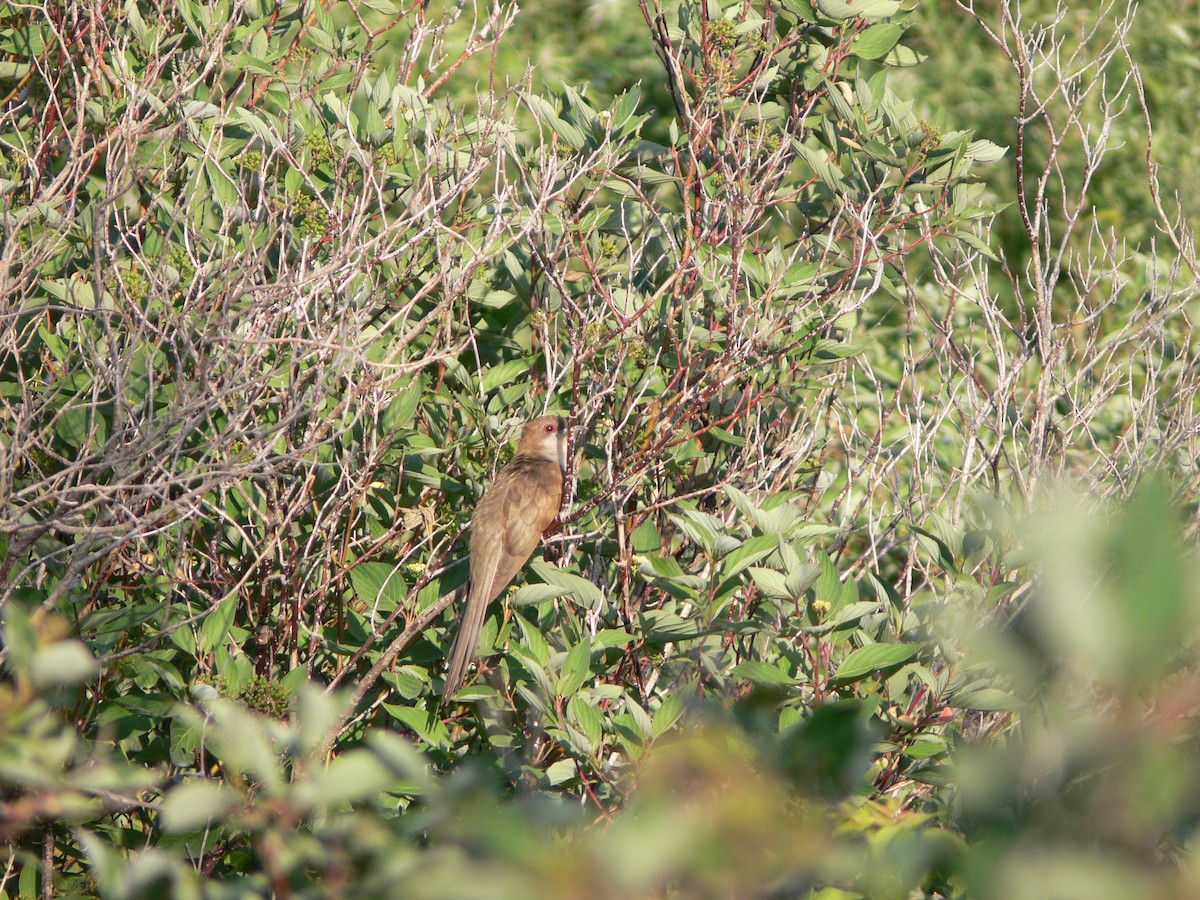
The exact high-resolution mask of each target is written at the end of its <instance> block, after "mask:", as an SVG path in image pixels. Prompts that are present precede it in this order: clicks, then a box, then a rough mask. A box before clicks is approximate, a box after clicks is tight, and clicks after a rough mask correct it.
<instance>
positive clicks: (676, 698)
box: [650, 690, 686, 739]
mask: <svg viewBox="0 0 1200 900" xmlns="http://www.w3.org/2000/svg"><path fill="white" fill-rule="evenodd" d="M685 709H686V698H685V696H684V695H683V693H682V692H681V691H678V690H674V691H672V692H671V693H669V694H667V696H666V697H664V698H663V702H662V704H661V705H660V706H659V707H658V709H656V710H655V711H654V720H653V723H652V725H651V728H650V737H651V738H652V739H653V738H658V737H661V736H662V735H663V734H666V732H667V731H669V730H670V728H671V727H672V726H673V725H674V724H675V723H676V722H678V721H679V719H680V717H681V716H682V715H683V713H684V710H685Z"/></svg>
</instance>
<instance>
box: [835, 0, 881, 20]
mask: <svg viewBox="0 0 1200 900" xmlns="http://www.w3.org/2000/svg"><path fill="white" fill-rule="evenodd" d="M816 6H817V9H819V10H820V11H821V13H822V14H823V15H826V16H829V18H831V19H838V20H841V19H855V18H858V19H882V18H885V17H887V16H894V15H895V14H896V13H897V12H899V11H900V0H816Z"/></svg>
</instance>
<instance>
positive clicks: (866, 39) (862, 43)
mask: <svg viewBox="0 0 1200 900" xmlns="http://www.w3.org/2000/svg"><path fill="white" fill-rule="evenodd" d="M902 34H904V28H903V27H901V26H900V25H896V24H894V23H892V22H880V23H878V24H876V25H872V26H871V27H869V28H867V29H866V30H864V31H863V32H861V33H860V34H859V35H858V36H857V37H856V38H855V39H854V40H853V42H852V43H851V44H850V49H851V52H853V53H854V55H855V56H859V57H862V58H863V59H879V58H880V57H882V56H884V55H886V54H887V52H888V51H889V50H891V49H892V48H893V47H895V46H896V42H897V41H899V40H900V36H901V35H902Z"/></svg>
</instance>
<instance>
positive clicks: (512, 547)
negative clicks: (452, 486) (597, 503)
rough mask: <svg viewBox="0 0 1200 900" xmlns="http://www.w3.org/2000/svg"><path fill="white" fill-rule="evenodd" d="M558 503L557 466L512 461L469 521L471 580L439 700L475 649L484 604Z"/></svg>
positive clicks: (458, 679)
mask: <svg viewBox="0 0 1200 900" xmlns="http://www.w3.org/2000/svg"><path fill="white" fill-rule="evenodd" d="M561 502H562V470H561V469H560V468H559V467H558V464H557V463H554V462H551V461H549V460H544V459H534V458H531V457H524V456H517V457H516V458H514V459H513V461H512V462H510V463H509V464H508V465H507V466H505V467H504V468H503V469H502V470H501V471H500V474H499V475H497V476H496V481H495V483H493V484H492V487H491V489H490V490H488V492H487V493H486V494H484V495H483V499H482V500H480V501H479V505H478V506H477V507H475V515H474V516H473V517H472V519H471V577H470V584H469V585H468V587H467V602H466V604H465V607H464V609H463V614H462V619H461V621H460V622H459V626H458V634H456V635H455V637H454V644H453V645H452V646H451V648H450V659H449V660H448V661H447V664H446V683H445V687H444V688H443V693H444V696H449V695H450V694H453V693H454V692H455V691H456V690H458V687H459V685H461V684H462V680H463V677H464V676H465V675H466V672H467V667H468V666H469V665H470V664H471V660H472V659H473V658H474V657H475V652H476V650H478V649H479V633H480V632H481V631H482V630H483V620H484V618H485V616H486V614H487V607H488V604H489V603H490V602H491V601H492V600H493V599H494V598H495V597H496V595H497V594H499V593H500V592H501V591H502V590H504V588H505V586H506V585H507V584H508V583H509V582H510V581H512V579H513V576H514V575H516V574H517V572H518V571H520V569H521V566H523V565H525V561H526V560H527V559H529V557H530V554H532V553H533V551H534V548H535V547H537V543H538V541H539V540H540V539H541V536H542V534H543V533H544V532H545V530H546V529H547V528H549V527H550V523H551V522H553V521H554V517H555V516H557V515H558V507H559V504H560V503H561Z"/></svg>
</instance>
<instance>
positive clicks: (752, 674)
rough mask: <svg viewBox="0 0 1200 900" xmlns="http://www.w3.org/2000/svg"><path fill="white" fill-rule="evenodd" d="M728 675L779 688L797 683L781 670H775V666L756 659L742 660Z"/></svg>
mask: <svg viewBox="0 0 1200 900" xmlns="http://www.w3.org/2000/svg"><path fill="white" fill-rule="evenodd" d="M730 674H731V675H735V676H737V677H739V678H745V679H748V680H749V681H753V682H754V683H755V684H765V685H775V686H779V685H794V684H798V683H799V681H798V680H797V679H796V678H793V677H792V676H791V675H789V674H788V673H787V672H784V671H783V670H782V669H777V668H776V667H775V666H772V665H768V664H767V663H765V662H761V661H760V660H757V659H747V660H743V661H742V662H740V663H738V664H737V665H736V666H734V667H733V671H732V672H731V673H730Z"/></svg>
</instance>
